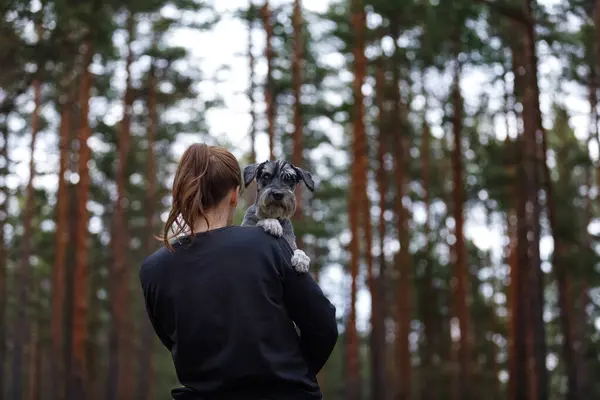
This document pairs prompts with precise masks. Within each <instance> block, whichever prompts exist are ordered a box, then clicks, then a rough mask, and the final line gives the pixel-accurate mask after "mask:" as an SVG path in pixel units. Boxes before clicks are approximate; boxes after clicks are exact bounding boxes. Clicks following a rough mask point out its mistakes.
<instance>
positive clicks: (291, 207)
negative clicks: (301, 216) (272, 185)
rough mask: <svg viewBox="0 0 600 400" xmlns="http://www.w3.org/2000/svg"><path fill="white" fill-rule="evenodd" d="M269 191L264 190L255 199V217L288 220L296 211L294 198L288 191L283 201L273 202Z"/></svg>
mask: <svg viewBox="0 0 600 400" xmlns="http://www.w3.org/2000/svg"><path fill="white" fill-rule="evenodd" d="M270 194H271V189H265V190H263V191H262V193H260V195H259V196H258V199H257V208H256V215H257V216H258V217H259V218H261V219H265V218H290V217H291V216H292V215H294V212H295V211H296V196H295V195H294V193H293V192H291V191H289V192H286V193H285V194H284V195H283V199H281V200H275V199H273V197H271V195H270Z"/></svg>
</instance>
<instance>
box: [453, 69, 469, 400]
mask: <svg viewBox="0 0 600 400" xmlns="http://www.w3.org/2000/svg"><path fill="white" fill-rule="evenodd" d="M455 63H456V66H455V71H454V83H453V87H452V107H453V114H452V131H453V138H454V146H453V149H452V177H453V179H452V180H453V186H452V187H453V189H452V202H453V207H454V212H453V217H454V226H455V231H454V236H455V237H456V242H455V244H454V254H453V256H454V277H455V287H454V288H453V290H454V307H455V312H456V316H457V318H458V325H459V329H460V340H459V348H458V365H459V376H458V395H459V398H460V399H471V398H473V393H472V390H471V385H472V379H471V374H472V366H471V331H470V329H471V323H470V317H469V305H468V296H469V293H468V290H469V289H468V288H469V268H468V260H467V246H466V243H465V233H464V224H465V220H464V210H463V208H464V203H465V189H464V184H463V181H464V177H463V165H462V129H463V127H462V125H463V115H462V114H463V100H462V95H461V93H460V75H461V66H460V62H459V61H458V58H457V59H456V60H455Z"/></svg>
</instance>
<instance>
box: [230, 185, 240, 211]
mask: <svg viewBox="0 0 600 400" xmlns="http://www.w3.org/2000/svg"><path fill="white" fill-rule="evenodd" d="M239 193H240V187H239V186H236V187H235V189H233V191H232V192H231V199H230V200H229V205H230V206H231V207H237V205H238V201H239V200H240V195H239Z"/></svg>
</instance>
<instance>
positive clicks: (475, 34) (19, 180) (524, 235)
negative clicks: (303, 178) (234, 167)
mask: <svg viewBox="0 0 600 400" xmlns="http://www.w3.org/2000/svg"><path fill="white" fill-rule="evenodd" d="M0 14H1V16H2V17H1V19H0V66H1V68H0V133H1V136H2V138H1V140H0V142H1V143H0V398H2V399H4V398H6V399H11V400H13V399H14V400H21V399H31V400H34V399H35V400H37V399H82V398H85V399H105V398H106V399H130V398H131V399H134V398H139V399H154V398H164V397H165V396H167V393H168V392H169V390H170V389H171V388H172V387H174V386H176V385H177V382H176V377H175V374H174V371H173V367H172V363H171V360H170V357H169V354H168V353H167V351H166V350H165V349H164V348H162V347H161V346H160V345H159V344H158V342H157V341H156V339H155V338H154V334H153V332H152V330H151V328H150V327H149V324H148V321H147V318H146V315H145V312H144V309H143V305H142V303H141V293H140V290H139V285H138V281H137V271H138V268H139V265H140V264H141V262H142V261H143V259H144V258H145V256H146V255H148V254H149V253H150V252H152V251H154V250H156V249H157V248H158V246H160V243H159V242H158V241H156V240H154V239H153V238H152V237H151V233H160V228H161V222H162V221H164V219H165V217H166V213H167V212H168V207H169V185H170V182H171V181H172V178H173V173H174V168H175V166H176V162H177V160H178V158H179V156H180V155H181V153H182V152H183V150H184V149H185V148H186V146H187V145H189V144H190V143H194V142H199V141H200V142H205V143H210V144H220V145H223V146H226V147H228V148H230V149H231V150H232V151H233V152H234V154H235V155H236V156H238V157H239V159H240V160H241V161H242V162H243V164H247V163H250V162H254V161H263V160H265V159H267V158H271V159H273V158H286V159H287V160H288V161H291V162H293V163H294V164H296V165H298V166H302V167H303V168H306V169H308V170H310V171H312V173H313V176H314V177H315V180H316V182H317V190H316V191H315V192H314V193H309V192H308V191H306V190H305V189H302V188H301V189H300V190H299V193H298V199H299V207H298V210H297V213H296V216H295V218H294V223H295V226H296V231H297V233H298V234H299V239H300V245H301V247H302V248H304V249H305V251H306V252H307V253H308V254H309V255H310V256H311V258H312V259H313V263H312V265H311V269H312V273H313V274H314V277H315V279H316V280H317V281H318V282H319V283H320V285H321V286H322V288H323V290H324V291H325V292H326V294H327V295H328V296H329V298H330V299H331V300H332V302H333V303H334V304H335V305H336V307H337V309H338V318H339V326H340V332H341V335H340V340H339V342H338V345H337V347H336V349H335V351H334V353H333V355H332V357H331V359H330V361H329V363H328V364H327V366H326V367H325V368H324V370H323V371H322V372H321V373H320V374H319V381H320V383H321V386H322V388H323V391H324V393H325V397H326V398H327V399H349V400H356V399H402V400H404V399H417V398H418V399H424V400H425V399H456V400H459V399H481V398H485V399H500V398H509V399H524V398H527V399H563V398H564V399H583V398H586V399H587V398H600V382H598V381H597V380H595V379H594V378H593V377H594V376H596V375H597V374H598V373H599V372H600V358H599V357H598V349H599V347H600V315H599V311H600V309H599V306H600V280H599V279H598V278H599V274H598V272H599V266H598V262H599V257H598V256H599V250H600V249H599V247H598V244H599V239H600V221H599V220H598V216H599V214H600V211H599V207H598V205H599V199H600V197H599V189H600V161H599V151H598V149H599V147H600V137H599V130H598V86H599V81H598V76H600V31H598V30H597V29H596V26H597V25H598V24H600V1H596V0H543V1H542V0H538V1H534V0H453V1H449V0H405V1H398V0H321V1H317V0H303V1H300V0H267V1H266V2H262V0H255V1H248V0H235V1H233V0H228V1H227V2H225V1H221V2H217V1H216V0H213V1H208V0H207V1H202V0H171V1H165V0H126V1H114V0H107V1H100V0H86V1H76V0H44V1H42V2H40V1H26V0H8V1H5V2H3V3H2V5H0ZM247 193H248V194H247V198H246V199H245V202H246V203H245V204H241V205H240V209H239V215H238V216H237V218H236V222H237V223H239V222H240V221H241V215H242V213H243V212H244V210H245V206H246V204H247V202H248V201H251V200H252V193H253V191H252V190H249V191H248V192H247Z"/></svg>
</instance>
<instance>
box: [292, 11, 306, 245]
mask: <svg viewBox="0 0 600 400" xmlns="http://www.w3.org/2000/svg"><path fill="white" fill-rule="evenodd" d="M292 24H293V30H294V59H293V61H292V81H293V92H294V133H293V134H292V141H293V146H292V164H294V165H295V166H297V167H305V166H304V157H303V150H304V148H303V136H304V133H303V130H304V121H303V115H302V100H301V96H302V70H303V60H304V55H303V53H304V52H303V48H304V47H303V46H304V44H303V40H302V5H301V4H300V0H294V12H293V16H292ZM302 189H303V188H302V186H300V185H299V186H298V187H297V188H296V213H295V214H294V221H296V222H300V223H301V221H302V219H303V204H302V192H303V190H302ZM296 240H297V245H298V248H303V247H304V243H303V240H302V235H297V238H296Z"/></svg>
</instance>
